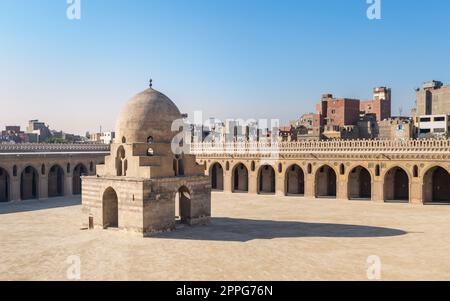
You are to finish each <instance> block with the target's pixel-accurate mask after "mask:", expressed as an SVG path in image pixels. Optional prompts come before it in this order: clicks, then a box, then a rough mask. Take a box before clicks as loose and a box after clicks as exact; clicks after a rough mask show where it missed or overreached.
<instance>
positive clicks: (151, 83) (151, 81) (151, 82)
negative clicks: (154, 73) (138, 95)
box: [149, 78, 153, 88]
mask: <svg viewBox="0 0 450 301" xmlns="http://www.w3.org/2000/svg"><path fill="white" fill-rule="evenodd" d="M149 83H150V88H151V87H153V79H151V78H150V82H149Z"/></svg>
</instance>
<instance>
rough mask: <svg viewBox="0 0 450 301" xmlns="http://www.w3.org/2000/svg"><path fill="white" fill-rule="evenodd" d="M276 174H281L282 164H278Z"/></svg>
mask: <svg viewBox="0 0 450 301" xmlns="http://www.w3.org/2000/svg"><path fill="white" fill-rule="evenodd" d="M278 172H279V173H282V172H283V164H281V163H279V164H278Z"/></svg>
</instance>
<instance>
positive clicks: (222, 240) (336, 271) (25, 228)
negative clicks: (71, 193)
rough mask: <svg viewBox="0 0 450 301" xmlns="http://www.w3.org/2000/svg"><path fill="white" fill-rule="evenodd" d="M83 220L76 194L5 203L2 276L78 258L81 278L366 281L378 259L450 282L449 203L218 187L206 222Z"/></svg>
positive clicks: (35, 276) (0, 229)
mask: <svg viewBox="0 0 450 301" xmlns="http://www.w3.org/2000/svg"><path fill="white" fill-rule="evenodd" d="M80 228H81V206H80V200H79V198H65V199H63V198H60V199H50V200H46V201H25V202H22V203H11V204H0V242H1V243H0V254H1V256H0V280H67V279H68V278H67V275H68V274H69V276H70V275H73V274H72V273H71V271H73V269H72V268H73V263H74V261H73V258H79V259H80V263H81V265H80V271H81V280H368V277H367V274H368V269H369V271H373V268H374V267H375V268H377V267H378V265H373V264H374V263H377V260H378V259H379V260H380V263H381V266H380V267H381V269H380V270H379V271H380V274H379V275H380V276H381V279H382V280H450V235H449V230H450V206H444V205H440V206H439V205H427V206H418V205H415V206H414V205H407V204H376V203H372V202H365V201H338V200H328V199H321V200H308V199H304V198H295V197H275V196H248V195H245V194H234V195H231V194H221V193H214V194H213V218H212V222H211V224H210V225H209V226H201V227H193V228H191V227H188V226H186V227H181V228H180V229H178V230H177V231H174V232H169V233H162V234H158V235H156V236H154V237H151V238H141V237H137V236H134V235H130V234H126V233H122V232H119V231H114V230H104V231H102V230H81V229H80ZM71 256H72V257H71ZM73 256H79V257H73ZM370 256H372V257H370ZM373 256H376V257H373ZM369 257H370V258H371V260H370V261H369V262H370V263H368V258H369ZM374 258H375V261H374ZM369 274H370V275H376V274H377V273H375V274H372V273H369Z"/></svg>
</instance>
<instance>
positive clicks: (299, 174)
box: [285, 164, 305, 196]
mask: <svg viewBox="0 0 450 301" xmlns="http://www.w3.org/2000/svg"><path fill="white" fill-rule="evenodd" d="M285 181H286V183H285V191H286V195H297V196H298V195H304V194H305V173H304V172H303V169H302V168H301V167H300V166H298V165H297V164H294V165H292V166H290V167H289V168H288V169H287V170H286V176H285Z"/></svg>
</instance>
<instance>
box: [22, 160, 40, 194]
mask: <svg viewBox="0 0 450 301" xmlns="http://www.w3.org/2000/svg"><path fill="white" fill-rule="evenodd" d="M38 185H39V175H38V172H37V170H36V169H35V168H34V167H32V166H28V167H26V168H25V169H24V170H23V171H22V174H21V176H20V199H22V200H30V199H37V198H38V196H39V195H38Z"/></svg>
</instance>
